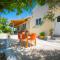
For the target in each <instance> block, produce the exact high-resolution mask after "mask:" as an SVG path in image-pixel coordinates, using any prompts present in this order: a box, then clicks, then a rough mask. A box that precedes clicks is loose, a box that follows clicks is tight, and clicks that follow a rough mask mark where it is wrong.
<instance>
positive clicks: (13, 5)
mask: <svg viewBox="0 0 60 60" xmlns="http://www.w3.org/2000/svg"><path fill="white" fill-rule="evenodd" d="M35 2H37V3H38V4H39V5H44V4H46V3H47V4H48V5H49V8H52V7H53V6H55V5H56V4H57V3H60V0H0V11H1V12H3V11H4V9H6V10H8V11H15V9H16V10H17V14H20V13H22V9H25V10H28V9H29V8H28V7H29V6H30V7H32V5H33V3H35Z"/></svg>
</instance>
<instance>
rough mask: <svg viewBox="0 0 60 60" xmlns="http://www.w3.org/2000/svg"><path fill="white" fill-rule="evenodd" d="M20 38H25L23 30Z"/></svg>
mask: <svg viewBox="0 0 60 60" xmlns="http://www.w3.org/2000/svg"><path fill="white" fill-rule="evenodd" d="M22 39H25V32H24V31H23V32H22Z"/></svg>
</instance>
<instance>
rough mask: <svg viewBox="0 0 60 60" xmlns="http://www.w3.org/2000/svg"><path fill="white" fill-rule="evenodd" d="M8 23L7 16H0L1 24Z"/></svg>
mask: <svg viewBox="0 0 60 60" xmlns="http://www.w3.org/2000/svg"><path fill="white" fill-rule="evenodd" d="M6 23H7V19H6V18H3V17H0V24H3V25H4V24H6Z"/></svg>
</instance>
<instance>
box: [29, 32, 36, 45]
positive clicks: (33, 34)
mask: <svg viewBox="0 0 60 60" xmlns="http://www.w3.org/2000/svg"><path fill="white" fill-rule="evenodd" d="M30 41H31V42H32V41H34V44H35V46H36V34H35V33H32V34H31V35H30Z"/></svg>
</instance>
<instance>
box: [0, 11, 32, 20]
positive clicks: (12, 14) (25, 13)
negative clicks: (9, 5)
mask: <svg viewBox="0 0 60 60" xmlns="http://www.w3.org/2000/svg"><path fill="white" fill-rule="evenodd" d="M31 12H32V11H26V10H22V13H21V14H20V15H16V12H10V13H8V14H4V13H0V15H1V17H5V18H7V19H8V20H9V21H10V20H18V19H22V18H26V17H28V16H32V13H31Z"/></svg>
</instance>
